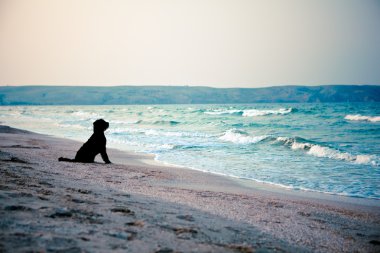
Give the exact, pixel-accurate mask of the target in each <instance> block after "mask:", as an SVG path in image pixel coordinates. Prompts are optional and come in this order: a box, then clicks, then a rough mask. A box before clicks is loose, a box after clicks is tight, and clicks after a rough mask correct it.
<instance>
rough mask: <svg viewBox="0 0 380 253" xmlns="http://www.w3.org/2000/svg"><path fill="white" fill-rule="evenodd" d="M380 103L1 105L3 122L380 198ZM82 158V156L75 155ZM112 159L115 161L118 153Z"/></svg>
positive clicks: (294, 184) (229, 171)
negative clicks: (102, 128)
mask: <svg viewBox="0 0 380 253" xmlns="http://www.w3.org/2000/svg"><path fill="white" fill-rule="evenodd" d="M379 115H380V103H339V104H334V103H323V104H250V105H150V106H148V105H140V106H129V105H125V106H124V105H123V106H121V105H120V106H119V105H117V106H116V105H115V106H15V107H0V121H1V122H2V123H3V124H6V125H9V126H14V127H18V128H23V129H27V130H31V131H35V132H38V133H44V134H51V135H55V136H59V137H65V138H71V139H75V140H79V141H86V140H87V139H88V138H89V136H90V135H91V132H92V122H93V121H94V120H96V119H98V118H104V119H105V120H107V121H109V122H110V128H109V129H108V130H107V131H106V136H107V139H108V146H109V147H116V148H119V149H126V150H135V151H140V152H148V153H153V154H155V155H156V159H157V160H160V161H163V162H166V163H171V164H176V165H181V166H186V167H190V168H193V169H197V170H202V171H209V172H213V173H218V174H223V175H228V176H232V177H239V178H247V179H252V180H256V181H260V182H266V183H271V184H276V185H280V186H283V187H287V188H293V189H302V190H312V191H319V192H326V193H332V194H341V195H347V196H353V197H364V198H376V199H380V188H379V185H380V145H379V144H380V117H379ZM73 156H74V154H73ZM111 160H112V159H111Z"/></svg>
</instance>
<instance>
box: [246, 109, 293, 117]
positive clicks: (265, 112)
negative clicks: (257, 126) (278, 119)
mask: <svg viewBox="0 0 380 253" xmlns="http://www.w3.org/2000/svg"><path fill="white" fill-rule="evenodd" d="M293 110H294V109H293V108H280V109H278V110H256V109H251V110H244V111H243V117H256V116H266V115H284V114H288V113H291V112H292V111H293Z"/></svg>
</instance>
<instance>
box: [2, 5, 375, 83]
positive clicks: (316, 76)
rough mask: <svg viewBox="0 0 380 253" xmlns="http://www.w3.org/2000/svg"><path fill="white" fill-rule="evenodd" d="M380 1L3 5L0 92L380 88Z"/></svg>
mask: <svg viewBox="0 0 380 253" xmlns="http://www.w3.org/2000/svg"><path fill="white" fill-rule="evenodd" d="M379 27H380V0H277V1H274V0H262V1H255V0H0V85H31V84H33V85H36V84H40V85H205V86H215V87H262V86H272V85H282V84H299V85H317V84H380V28H379Z"/></svg>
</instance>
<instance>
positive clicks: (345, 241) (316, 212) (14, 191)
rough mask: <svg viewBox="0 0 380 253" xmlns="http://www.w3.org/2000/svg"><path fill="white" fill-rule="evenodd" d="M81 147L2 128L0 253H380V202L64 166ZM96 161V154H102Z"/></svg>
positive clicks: (125, 156) (213, 178)
mask: <svg viewBox="0 0 380 253" xmlns="http://www.w3.org/2000/svg"><path fill="white" fill-rule="evenodd" d="M81 145H82V143H79V142H75V141H72V140H66V139H59V138H54V137H51V136H46V135H40V134H35V133H31V132H27V131H23V130H17V129H13V128H9V127H6V126H0V173H1V175H0V215H1V218H0V252H109V251H115V252H161V253H163V252H379V251H380V201H379V200H365V199H357V198H346V197H339V196H332V195H326V194H317V193H311V192H301V191H291V190H286V189H283V188H277V187H274V186H269V185H265V184H259V183H254V182H252V181H247V180H239V179H230V178H227V177H223V176H218V175H213V174H209V173H203V172H198V171H194V170H189V169H184V168H177V167H172V166H163V165H161V164H159V163H155V162H154V161H153V157H152V156H149V155H145V154H137V153H127V152H123V151H119V150H114V149H110V150H109V151H108V154H109V157H110V160H111V161H112V162H113V164H109V165H108V164H107V165H106V164H103V163H102V162H101V161H100V160H98V162H97V163H94V164H82V163H67V162H58V157H60V156H65V157H74V156H75V152H76V151H77V150H78V149H79V147H80V146H81ZM98 159H99V158H98Z"/></svg>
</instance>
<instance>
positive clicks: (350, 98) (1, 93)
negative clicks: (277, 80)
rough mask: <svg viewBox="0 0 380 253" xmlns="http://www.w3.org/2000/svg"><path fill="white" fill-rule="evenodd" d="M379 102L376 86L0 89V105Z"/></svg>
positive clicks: (36, 87) (8, 87) (379, 87)
mask: <svg viewBox="0 0 380 253" xmlns="http://www.w3.org/2000/svg"><path fill="white" fill-rule="evenodd" d="M298 102H303V103H311V102H380V86H379V85H325V86H275V87H268V88H210V87H191V86H113V87H105V86H102V87H99V86H1V87H0V105H116V104H120V105H124V104H222V103H223V104H226V103H231V104H233V103H298Z"/></svg>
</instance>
